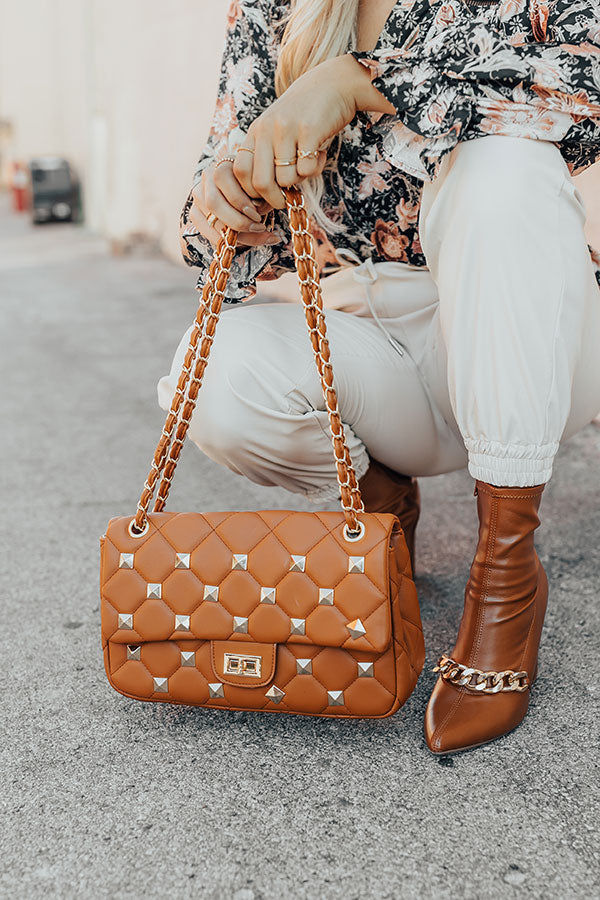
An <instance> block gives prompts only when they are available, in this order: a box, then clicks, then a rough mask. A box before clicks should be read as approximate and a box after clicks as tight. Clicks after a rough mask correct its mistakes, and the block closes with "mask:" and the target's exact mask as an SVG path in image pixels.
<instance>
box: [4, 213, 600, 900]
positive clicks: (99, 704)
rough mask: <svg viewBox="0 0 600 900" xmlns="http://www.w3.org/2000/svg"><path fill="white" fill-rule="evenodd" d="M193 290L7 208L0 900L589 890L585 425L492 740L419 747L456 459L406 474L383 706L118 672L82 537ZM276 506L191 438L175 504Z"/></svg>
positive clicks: (107, 502)
mask: <svg viewBox="0 0 600 900" xmlns="http://www.w3.org/2000/svg"><path fill="white" fill-rule="evenodd" d="M194 281H195V276H194V273H193V272H191V271H189V270H187V269H185V268H183V267H178V266H176V265H174V264H173V263H170V262H168V261H167V260H164V259H161V258H149V257H148V256H145V255H135V254H133V255H130V256H126V257H119V258H114V257H111V256H110V255H109V253H108V248H107V247H106V245H105V243H104V241H103V240H101V239H99V238H97V237H94V236H92V235H90V234H88V233H87V232H86V231H85V230H84V229H83V228H81V227H79V226H69V225H56V226H54V225H52V226H38V227H35V228H34V227H33V226H32V225H30V224H29V222H28V221H27V219H26V217H18V216H16V215H13V214H11V213H9V212H8V210H7V206H6V202H5V199H3V200H2V205H1V208H0V315H1V329H0V341H1V343H0V347H1V356H0V365H1V367H2V369H1V376H0V377H1V385H2V387H1V391H0V402H1V404H2V407H1V416H2V423H3V437H2V467H1V471H2V514H1V517H0V540H1V542H2V565H1V568H0V659H1V660H2V680H1V682H0V687H1V689H2V704H1V707H0V717H1V719H0V721H1V733H2V741H1V746H0V773H1V778H2V788H1V791H0V810H1V829H2V831H1V836H0V896H1V897H6V898H11V900H12V898H38V897H40V898H42V897H44V898H48V897H52V898H54V897H58V898H71V897H73V898H79V897H82V898H87V897H93V898H126V897H129V898H130V897H134V898H137V897H140V898H141V897H150V898H163V897H169V898H175V900H179V898H188V897H202V898H204V897H206V898H215V900H221V898H233V900H262V898H265V900H267V898H269V900H270V898H311V900H313V898H316V900H320V898H324V900H330V898H331V900H334V898H344V900H352V898H361V900H362V898H365V900H366V898H377V900H380V898H419V900H421V898H422V900H428V898H432V900H433V898H435V900H446V898H448V900H450V898H461V900H462V898H466V900H480V898H481V900H487V898H489V900H497V898H501V900H504V898H507V900H512V898H530V897H531V898H538V897H539V898H561V900H562V898H567V900H568V898H588V897H593V896H599V894H600V885H599V881H598V875H599V870H600V869H599V856H600V853H599V847H600V842H599V840H598V837H599V835H598V822H599V819H600V806H599V803H598V800H599V797H598V786H599V778H598V774H599V767H598V759H599V757H598V743H599V742H598V737H599V729H598V700H599V697H600V669H599V666H598V633H599V632H600V615H599V602H598V593H599V586H600V576H599V572H600V541H599V538H598V535H599V533H600V500H599V498H600V475H599V472H600V430H599V429H598V427H597V426H595V425H590V426H588V427H587V428H586V429H585V430H584V431H583V432H581V433H580V434H579V435H577V436H576V437H575V438H574V439H572V440H571V441H570V442H569V443H568V444H567V445H565V446H564V447H563V448H562V449H561V452H560V455H559V459H558V462H557V465H556V471H555V475H554V478H553V479H552V481H551V483H550V485H549V486H548V488H547V490H546V493H545V496H544V499H543V504H542V518H543V526H542V528H541V529H540V531H539V532H538V534H539V537H538V548H539V551H540V555H541V557H542V560H543V562H544V564H545V566H546V568H547V571H548V574H549V577H550V583H551V597H550V606H549V610H548V616H547V620H546V627H545V630H544V635H543V639H542V647H541V668H540V675H539V678H538V681H537V684H536V686H535V688H534V690H533V694H532V705H531V711H530V714H529V716H528V717H527V719H526V721H525V722H524V724H523V725H522V726H521V727H520V728H518V729H517V730H516V731H515V732H514V733H513V734H511V735H510V736H509V737H507V738H505V739H503V740H502V741H499V742H497V743H495V744H493V745H490V746H488V747H483V748H480V749H478V750H475V751H472V752H470V753H467V754H464V755H459V756H454V757H441V758H434V757H432V756H431V755H430V754H429V753H428V751H427V749H426V747H425V744H424V740H423V736H422V720H423V713H424V710H425V705H426V702H427V698H428V694H429V691H430V690H431V687H432V686H433V683H434V679H435V676H434V675H433V674H432V673H431V667H432V665H433V662H434V660H435V659H436V658H437V654H438V653H439V651H445V650H447V649H448V648H449V647H451V646H452V643H453V639H454V636H455V632H456V628H457V624H458V620H459V617H460V611H461V605H462V592H463V589H464V582H465V578H466V574H467V569H468V564H469V562H470V558H471V555H472V552H473V548H474V540H475V534H476V519H475V500H474V498H473V485H472V480H471V479H470V477H469V476H468V474H467V473H466V472H458V473H454V474H452V475H448V476H443V477H438V478H431V479H425V480H423V481H422V493H423V516H422V520H421V524H420V526H419V531H418V555H419V576H418V579H417V584H418V589H419V594H420V600H421V607H422V615H423V621H424V627H425V637H426V642H427V663H426V667H425V670H424V672H423V675H422V677H421V679H420V681H419V684H418V686H417V689H416V691H415V693H414V694H413V696H412V697H411V698H410V700H409V701H408V703H407V704H406V706H405V707H404V709H403V710H401V711H400V713H399V714H397V715H396V716H394V717H392V718H391V719H387V720H383V721H375V722H368V721H362V722H361V721H358V722H350V721H348V722H343V721H327V720H318V719H310V718H295V717H289V718H288V717H285V716H274V715H264V714H253V713H223V712H216V711H205V710H201V709H186V708H181V707H170V706H163V705H153V704H142V703H137V702H135V701H131V700H127V699H125V698H124V697H121V696H119V695H117V694H116V693H114V692H113V691H112V690H111V688H110V687H109V685H108V683H107V681H106V679H105V675H104V670H103V665H102V656H101V648H100V624H99V599H98V537H99V535H100V534H101V533H102V532H103V531H104V528H105V525H106V522H107V520H108V519H109V518H110V517H111V516H113V515H125V514H127V513H129V512H132V511H133V510H134V508H135V503H136V501H137V497H138V494H139V491H140V489H141V486H142V483H143V479H144V477H145V474H146V471H147V467H148V464H149V460H150V458H151V454H152V452H153V449H154V446H155V442H156V440H157V437H158V434H159V431H160V428H161V424H162V419H163V414H162V413H161V411H160V410H159V409H158V407H157V404H156V399H155V398H156V394H155V383H156V381H157V379H158V378H159V377H160V375H162V374H164V372H165V371H167V366H168V364H169V362H170V359H171V356H172V353H173V350H174V348H175V346H176V344H177V342H178V340H179V337H180V336H181V334H182V333H183V331H184V330H185V328H186V327H187V325H188V324H189V322H190V321H191V319H192V318H193V315H194V312H195V304H196V293H195V291H194V288H193V285H194ZM227 314H228V315H231V314H233V315H235V310H233V311H230V312H228V313H227ZM599 352H600V336H599ZM290 505H291V506H292V507H294V508H299V504H298V503H297V501H296V500H295V498H293V497H290V496H289V495H286V494H285V493H284V492H283V491H279V490H274V489H265V488H259V487H257V486H254V485H251V484H249V483H246V482H245V481H243V480H242V479H240V478H238V477H236V476H235V475H233V474H231V473H230V472H228V471H224V470H222V469H220V468H219V467H218V466H216V465H215V464H213V463H212V462H210V461H208V460H207V459H205V458H204V457H203V456H202V455H201V454H200V452H199V451H198V450H197V449H196V448H195V447H193V446H188V447H186V448H185V453H184V455H183V459H182V464H181V466H180V467H179V469H178V472H177V478H176V481H175V485H174V490H173V494H172V499H171V503H170V508H171V509H186V510H189V509H199V510H200V509H207V510H208V509H236V508H240V509H243V508H255V509H257V508H265V507H270V508H273V507H289V506H290Z"/></svg>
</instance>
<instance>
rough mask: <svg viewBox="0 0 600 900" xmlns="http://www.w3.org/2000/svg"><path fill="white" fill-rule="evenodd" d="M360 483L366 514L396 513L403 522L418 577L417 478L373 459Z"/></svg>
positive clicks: (419, 506)
mask: <svg viewBox="0 0 600 900" xmlns="http://www.w3.org/2000/svg"><path fill="white" fill-rule="evenodd" d="M359 484H360V493H361V496H362V499H363V503H364V505H365V510H366V512H370V513H377V512H380V513H392V514H393V515H395V516H398V518H399V519H400V524H401V525H402V531H403V532H404V537H405V538H406V546H407V547H408V552H409V553H410V562H411V566H412V571H413V574H414V571H415V531H416V528H417V522H418V521H419V515H420V513H421V496H420V492H419V483H418V481H417V479H416V478H411V477H410V475H401V474H400V473H399V472H394V471H393V469H389V468H388V467H387V466H384V465H383V463H380V462H377V461H376V460H374V459H372V460H371V461H370V464H369V468H368V469H367V471H366V473H365V474H364V475H363V477H362V478H361V479H360V482H359Z"/></svg>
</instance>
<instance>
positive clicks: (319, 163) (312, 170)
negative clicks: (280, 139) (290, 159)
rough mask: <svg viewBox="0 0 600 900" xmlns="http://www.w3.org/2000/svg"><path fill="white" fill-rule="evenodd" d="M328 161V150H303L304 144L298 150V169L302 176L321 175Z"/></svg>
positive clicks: (312, 176)
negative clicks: (305, 154)
mask: <svg viewBox="0 0 600 900" xmlns="http://www.w3.org/2000/svg"><path fill="white" fill-rule="evenodd" d="M303 153H311V154H315V153H316V155H311V156H303V155H302V154H303ZM326 161H327V151H326V150H320V151H319V150H317V151H314V150H303V148H302V145H300V148H299V150H298V162H297V166H296V167H297V170H298V175H299V177H300V178H314V177H315V175H320V174H321V172H322V171H323V168H324V167H325V163H326Z"/></svg>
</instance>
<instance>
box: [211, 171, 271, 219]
mask: <svg viewBox="0 0 600 900" xmlns="http://www.w3.org/2000/svg"><path fill="white" fill-rule="evenodd" d="M214 180H215V184H216V185H217V187H218V188H219V190H220V191H221V193H222V194H223V196H224V197H225V199H226V200H227V201H228V203H229V204H230V205H231V206H233V207H234V208H235V209H237V210H239V212H241V213H243V214H244V215H245V216H247V217H248V218H249V219H251V220H252V221H253V222H260V220H261V218H262V216H261V213H259V212H258V210H257V208H256V204H255V203H254V202H253V200H252V198H251V197H249V196H248V194H247V193H246V191H245V190H244V189H243V188H242V187H241V185H240V183H239V181H238V180H237V178H236V177H235V175H234V174H233V165H231V164H226V163H223V164H222V165H220V166H218V167H217V168H216V169H215V177H214Z"/></svg>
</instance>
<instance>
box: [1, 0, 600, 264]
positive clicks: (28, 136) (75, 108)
mask: <svg viewBox="0 0 600 900" xmlns="http://www.w3.org/2000/svg"><path fill="white" fill-rule="evenodd" d="M227 6H228V0H154V2H151V0H27V2H23V0H21V2H16V0H0V118H2V119H5V120H9V121H10V122H11V123H12V126H13V133H12V137H11V138H10V139H9V140H8V141H6V140H5V141H4V142H3V144H0V152H1V153H2V162H3V163H4V169H5V170H6V164H7V163H8V162H10V161H11V160H13V159H23V160H27V159H29V158H30V157H32V156H35V155H37V154H41V153H56V154H61V155H64V156H67V157H68V158H69V159H70V160H72V161H73V163H74V164H75V165H76V166H77V168H78V170H79V172H80V173H81V175H82V178H83V186H84V202H85V212H86V218H87V221H88V223H89V224H90V226H91V227H92V228H94V229H95V230H97V231H100V232H102V233H103V234H105V235H107V236H108V237H109V238H111V239H113V240H115V241H117V242H127V241H128V240H129V239H130V238H131V236H132V235H136V234H141V235H145V236H147V237H149V238H151V239H155V240H158V241H159V242H160V244H161V246H162V247H163V249H164V250H165V251H166V252H167V253H168V254H169V255H171V256H172V257H173V258H175V259H179V247H178V239H177V221H178V217H179V212H180V209H181V206H182V204H183V201H184V200H185V196H186V195H187V191H188V189H189V185H190V182H191V178H192V174H193V171H194V168H195V164H196V160H197V158H198V156H199V154H200V151H201V149H202V146H203V144H204V140H205V137H206V132H207V130H208V127H209V122H210V117H211V115H212V108H213V103H214V97H215V93H216V84H217V73H218V64H219V59H220V55H221V48H222V44H223V35H224V28H225V14H226V11H227ZM580 187H581V189H582V191H583V193H584V195H585V199H586V202H587V206H588V210H589V213H590V231H591V232H593V233H592V234H591V238H592V240H593V242H594V243H595V245H596V246H598V247H600V166H595V167H594V168H593V170H591V172H590V173H588V174H586V175H584V176H582V178H581V179H580Z"/></svg>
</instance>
